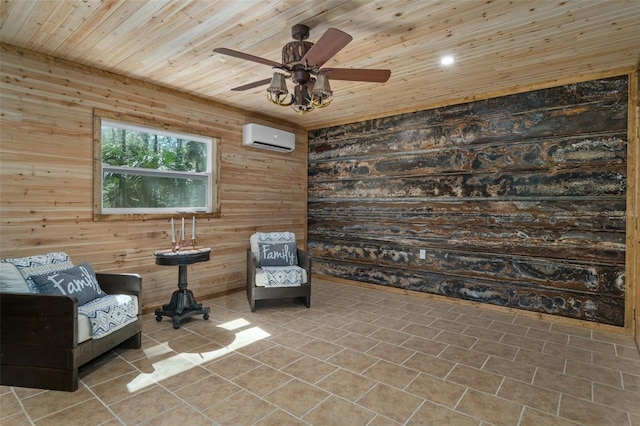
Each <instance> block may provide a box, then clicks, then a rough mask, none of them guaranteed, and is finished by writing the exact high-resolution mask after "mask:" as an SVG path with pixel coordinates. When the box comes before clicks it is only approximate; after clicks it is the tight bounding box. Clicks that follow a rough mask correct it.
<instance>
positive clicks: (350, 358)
mask: <svg viewBox="0 0 640 426" xmlns="http://www.w3.org/2000/svg"><path fill="white" fill-rule="evenodd" d="M377 361H378V358H375V357H372V356H369V355H365V354H363V353H362V352H357V351H354V350H351V349H345V350H343V351H342V352H340V353H337V354H336V355H334V356H332V357H331V358H329V359H327V362H329V363H330V364H334V365H337V366H338V367H342V368H344V369H346V370H350V371H353V372H354V373H362V372H363V371H364V370H366V369H367V368H369V367H371V366H372V365H373V364H375V363H376V362H377Z"/></svg>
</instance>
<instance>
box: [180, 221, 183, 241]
mask: <svg viewBox="0 0 640 426" xmlns="http://www.w3.org/2000/svg"><path fill="white" fill-rule="evenodd" d="M180 239H181V240H184V217H183V218H182V228H180Z"/></svg>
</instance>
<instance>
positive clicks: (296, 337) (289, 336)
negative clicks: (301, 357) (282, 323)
mask: <svg viewBox="0 0 640 426" xmlns="http://www.w3.org/2000/svg"><path fill="white" fill-rule="evenodd" d="M313 340H315V339H314V338H313V337H310V336H307V335H306V334H304V333H301V332H299V331H285V332H284V333H282V334H279V335H277V336H275V337H273V338H272V339H271V341H272V342H273V343H277V344H279V345H282V346H285V347H288V348H291V349H296V348H298V347H300V346H302V345H304V344H306V343H309V342H311V341H313Z"/></svg>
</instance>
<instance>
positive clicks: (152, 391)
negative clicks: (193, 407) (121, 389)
mask: <svg viewBox="0 0 640 426" xmlns="http://www.w3.org/2000/svg"><path fill="white" fill-rule="evenodd" d="M181 403H182V402H181V401H180V400H179V399H178V398H176V397H175V396H174V395H173V394H172V393H171V392H169V391H167V390H165V389H163V388H161V387H160V386H154V387H152V388H149V389H147V390H145V391H144V392H141V393H139V394H137V395H134V396H132V397H129V398H127V399H123V400H121V401H118V402H116V403H114V404H111V405H110V406H109V408H110V409H111V411H113V412H114V413H115V414H116V415H117V416H118V418H120V419H121V420H122V421H123V422H124V423H125V424H136V423H141V422H143V421H145V420H146V419H149V418H152V417H155V416H157V415H159V414H162V413H164V412H167V411H169V410H171V409H173V408H175V407H177V406H178V405H180V404H181Z"/></svg>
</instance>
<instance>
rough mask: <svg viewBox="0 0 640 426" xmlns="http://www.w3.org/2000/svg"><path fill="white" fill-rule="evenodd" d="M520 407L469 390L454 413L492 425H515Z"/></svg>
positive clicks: (520, 411) (518, 417)
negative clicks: (460, 413) (457, 412)
mask: <svg viewBox="0 0 640 426" xmlns="http://www.w3.org/2000/svg"><path fill="white" fill-rule="evenodd" d="M522 408H523V407H522V406H521V405H520V404H516V403H514V402H511V401H507V400H505V399H501V398H497V397H495V396H491V395H487V394H486V393H483V392H479V391H476V390H473V389H469V390H468V391H467V392H466V393H465V394H464V395H463V396H462V399H461V400H460V403H459V404H458V405H457V406H456V411H459V412H462V413H464V414H467V415H468V416H473V417H475V418H479V419H481V420H482V421H484V422H487V423H490V424H492V425H505V426H506V425H510V426H511V425H516V424H518V420H519V419H520V414H521V413H522Z"/></svg>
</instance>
